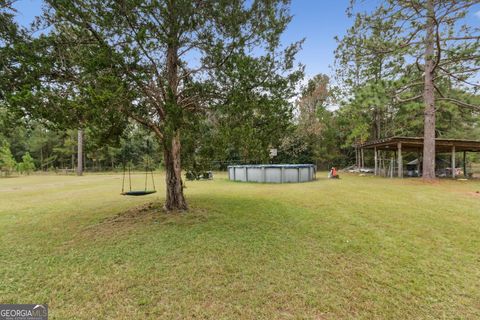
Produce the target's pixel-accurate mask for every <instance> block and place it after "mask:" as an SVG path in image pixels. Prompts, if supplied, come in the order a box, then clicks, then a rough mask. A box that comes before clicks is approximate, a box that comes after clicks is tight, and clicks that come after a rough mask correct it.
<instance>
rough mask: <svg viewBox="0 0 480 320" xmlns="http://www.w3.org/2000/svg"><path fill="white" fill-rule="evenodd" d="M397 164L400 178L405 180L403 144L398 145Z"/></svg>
mask: <svg viewBox="0 0 480 320" xmlns="http://www.w3.org/2000/svg"><path fill="white" fill-rule="evenodd" d="M397 150H398V152H397V157H398V158H397V162H398V177H399V178H403V158H402V143H401V142H399V143H397Z"/></svg>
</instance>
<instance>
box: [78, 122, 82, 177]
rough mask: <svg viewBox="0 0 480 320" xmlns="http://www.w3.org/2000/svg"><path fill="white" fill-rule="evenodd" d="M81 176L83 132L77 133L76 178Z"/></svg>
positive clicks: (79, 130) (80, 130)
mask: <svg viewBox="0 0 480 320" xmlns="http://www.w3.org/2000/svg"><path fill="white" fill-rule="evenodd" d="M81 175H83V130H82V129H78V132H77V176H81Z"/></svg>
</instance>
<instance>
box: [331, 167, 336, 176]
mask: <svg viewBox="0 0 480 320" xmlns="http://www.w3.org/2000/svg"><path fill="white" fill-rule="evenodd" d="M336 176H337V169H335V167H333V168H332V177H336Z"/></svg>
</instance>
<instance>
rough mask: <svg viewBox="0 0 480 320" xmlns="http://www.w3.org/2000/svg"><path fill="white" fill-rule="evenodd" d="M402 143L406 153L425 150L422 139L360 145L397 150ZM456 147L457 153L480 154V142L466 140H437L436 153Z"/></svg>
mask: <svg viewBox="0 0 480 320" xmlns="http://www.w3.org/2000/svg"><path fill="white" fill-rule="evenodd" d="M399 143H401V146H402V149H403V150H405V151H418V150H422V149H423V138H422V137H399V136H395V137H390V138H384V139H379V140H374V141H368V142H365V143H362V144H358V145H357V147H358V148H360V149H374V148H376V149H377V150H387V151H388V150H390V151H395V150H397V147H398V144H399ZM453 147H455V150H456V151H457V152H462V151H467V152H480V141H476V140H464V139H443V138H437V139H435V151H436V152H437V153H442V152H451V151H452V148H453Z"/></svg>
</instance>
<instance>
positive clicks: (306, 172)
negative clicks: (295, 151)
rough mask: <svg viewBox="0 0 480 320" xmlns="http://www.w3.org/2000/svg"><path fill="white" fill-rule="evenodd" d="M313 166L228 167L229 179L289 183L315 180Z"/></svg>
mask: <svg viewBox="0 0 480 320" xmlns="http://www.w3.org/2000/svg"><path fill="white" fill-rule="evenodd" d="M315 173H316V168H315V166H314V165H313V164H256V165H236V166H228V179H230V180H234V181H244V182H266V183H289V182H307V181H312V180H315Z"/></svg>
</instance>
